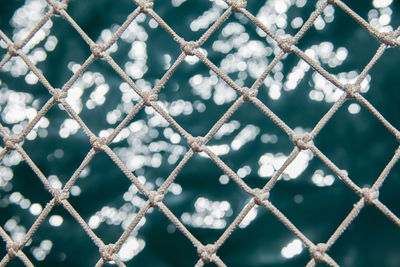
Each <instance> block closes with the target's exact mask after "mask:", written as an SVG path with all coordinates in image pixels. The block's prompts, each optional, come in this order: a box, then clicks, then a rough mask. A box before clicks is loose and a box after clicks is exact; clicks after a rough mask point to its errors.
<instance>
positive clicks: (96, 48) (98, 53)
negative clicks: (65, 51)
mask: <svg viewBox="0 0 400 267" xmlns="http://www.w3.org/2000/svg"><path fill="white" fill-rule="evenodd" d="M104 49H105V45H104V44H93V45H91V46H90V51H91V52H92V54H93V56H95V57H96V58H102V57H103V56H104Z"/></svg>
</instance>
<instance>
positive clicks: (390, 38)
mask: <svg viewBox="0 0 400 267" xmlns="http://www.w3.org/2000/svg"><path fill="white" fill-rule="evenodd" d="M376 37H377V38H378V40H379V41H380V42H382V43H384V44H386V45H388V46H396V45H397V42H396V35H395V33H394V32H393V31H391V32H378V33H376Z"/></svg>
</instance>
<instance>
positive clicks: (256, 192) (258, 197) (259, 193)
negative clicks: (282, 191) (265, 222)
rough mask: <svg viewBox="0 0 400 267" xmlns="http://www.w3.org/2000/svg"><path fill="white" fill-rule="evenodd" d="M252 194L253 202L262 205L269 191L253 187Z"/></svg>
mask: <svg viewBox="0 0 400 267" xmlns="http://www.w3.org/2000/svg"><path fill="white" fill-rule="evenodd" d="M252 195H253V197H254V202H255V203H256V204H257V205H258V206H263V205H264V203H265V201H266V200H268V198H269V192H264V190H262V189H260V188H255V189H253V190H252Z"/></svg>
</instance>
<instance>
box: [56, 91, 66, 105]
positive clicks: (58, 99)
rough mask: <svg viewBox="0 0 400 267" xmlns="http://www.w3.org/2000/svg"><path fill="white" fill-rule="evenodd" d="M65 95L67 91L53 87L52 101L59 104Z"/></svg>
mask: <svg viewBox="0 0 400 267" xmlns="http://www.w3.org/2000/svg"><path fill="white" fill-rule="evenodd" d="M67 95H68V92H67V91H63V90H61V89H54V91H53V97H54V101H55V102H56V103H58V104H60V103H61V101H62V100H64V99H65V98H66V97H67Z"/></svg>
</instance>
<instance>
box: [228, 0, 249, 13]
mask: <svg viewBox="0 0 400 267" xmlns="http://www.w3.org/2000/svg"><path fill="white" fill-rule="evenodd" d="M231 6H232V9H233V11H235V12H239V11H240V9H241V8H245V7H246V6H247V1H246V0H232V1H231Z"/></svg>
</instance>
